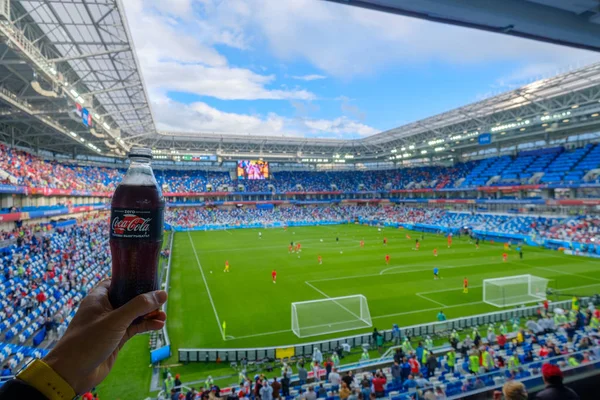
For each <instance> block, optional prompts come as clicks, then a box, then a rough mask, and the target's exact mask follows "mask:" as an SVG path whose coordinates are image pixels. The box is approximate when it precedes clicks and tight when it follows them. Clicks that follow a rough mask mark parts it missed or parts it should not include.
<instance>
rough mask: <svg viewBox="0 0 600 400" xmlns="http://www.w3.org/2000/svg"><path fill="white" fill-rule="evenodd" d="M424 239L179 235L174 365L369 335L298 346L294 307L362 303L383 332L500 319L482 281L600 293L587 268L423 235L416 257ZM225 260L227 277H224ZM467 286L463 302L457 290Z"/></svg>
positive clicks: (349, 228) (311, 233) (533, 253)
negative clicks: (184, 352) (206, 353)
mask: <svg viewBox="0 0 600 400" xmlns="http://www.w3.org/2000/svg"><path fill="white" fill-rule="evenodd" d="M259 232H261V233H262V238H260V239H259ZM407 235H410V236H411V239H408V238H407V237H406V236H407ZM336 237H339V242H338V241H336ZM384 237H387V239H388V244H387V246H384V245H383V238H384ZM421 237H422V234H421V233H419V232H410V231H406V230H402V229H393V228H384V229H382V230H381V232H380V231H378V228H376V227H370V226H362V225H354V224H352V225H333V226H317V227H295V228H292V227H290V228H288V229H287V231H286V230H283V229H281V228H274V229H260V230H259V229H251V230H231V231H213V232H190V233H188V232H178V233H176V234H175V241H174V248H173V256H172V257H173V259H172V272H171V284H170V289H169V303H168V310H167V313H168V326H167V327H168V331H169V335H170V338H171V342H172V347H173V350H174V352H173V353H174V358H176V354H177V353H176V349H178V348H245V347H268V346H281V345H289V344H296V343H301V342H311V341H316V340H322V339H327V338H332V337H341V336H347V335H353V334H359V333H363V332H366V331H370V330H371V329H369V328H364V329H357V330H352V331H347V332H343V333H337V334H329V335H322V336H313V337H308V338H303V339H300V338H298V337H297V336H296V335H294V333H293V332H292V330H291V303H293V302H300V301H308V300H318V299H326V298H330V297H341V296H350V295H358V294H360V295H363V296H365V297H366V299H367V301H368V306H369V309H370V314H371V317H372V321H373V326H375V327H377V328H379V329H389V328H391V327H392V324H394V323H396V324H398V325H399V326H400V327H403V326H409V325H415V324H420V323H427V322H432V321H435V320H436V315H437V313H438V312H439V311H440V310H443V311H444V313H445V314H446V315H447V317H448V318H449V319H451V318H457V317H462V316H468V315H474V314H481V313H485V312H492V311H498V310H499V309H498V308H496V307H494V306H491V305H488V304H486V303H484V302H483V289H482V281H483V280H484V279H489V278H500V277H505V276H514V275H522V274H531V275H535V276H539V277H543V278H546V279H549V280H550V282H549V287H551V288H555V289H558V290H560V291H562V292H564V293H570V294H577V295H589V294H594V293H599V292H600V262H599V261H596V260H593V259H587V258H583V257H572V256H565V255H563V254H561V253H559V252H556V251H550V250H543V249H537V248H532V247H524V250H523V252H524V257H523V260H520V259H519V255H518V253H517V252H516V251H514V250H510V251H509V252H508V254H509V257H508V262H503V261H502V253H503V252H504V248H503V245H502V244H499V243H498V244H493V243H488V242H485V243H484V242H482V243H481V246H480V248H479V250H477V249H476V248H475V245H474V244H472V243H469V241H468V239H467V238H466V237H463V238H461V239H459V238H458V237H455V238H454V241H453V245H452V247H451V248H448V246H447V242H446V238H445V237H443V236H437V235H434V234H425V235H424V237H423V238H422V240H421V248H420V250H419V251H416V250H414V247H415V239H416V238H419V239H421ZM361 240H364V242H365V246H364V247H362V248H361V247H360V241H361ZM291 241H293V242H294V243H298V242H300V243H301V245H302V251H301V253H299V254H296V253H292V254H290V253H289V252H288V245H289V244H290V242H291ZM434 248H437V250H438V254H439V255H438V257H434V256H433V249H434ZM386 254H389V255H390V258H391V260H390V263H389V265H386V263H385V255H386ZM319 255H321V256H322V258H323V263H322V264H321V265H319V263H318V256H319ZM226 260H228V261H229V264H230V265H231V269H230V272H229V273H226V272H224V265H225V261H226ZM434 267H437V268H439V271H440V277H441V279H439V280H434V279H433V268H434ZM273 269H276V270H277V283H276V284H273V283H272V280H271V272H272V270H273ZM465 277H466V278H468V280H469V286H470V287H469V293H468V294H464V293H463V290H462V282H463V278H465ZM551 299H553V300H554V298H551ZM556 299H561V300H564V299H567V297H562V298H556ZM314 312H315V313H318V312H319V309H318V308H315V310H314ZM224 324H225V326H226V328H225V331H224V332H223V325H224Z"/></svg>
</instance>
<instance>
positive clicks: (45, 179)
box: [0, 144, 122, 192]
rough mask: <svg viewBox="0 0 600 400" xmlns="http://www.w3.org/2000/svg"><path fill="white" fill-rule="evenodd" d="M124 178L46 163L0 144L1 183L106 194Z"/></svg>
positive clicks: (100, 170) (112, 172) (99, 170)
mask: <svg viewBox="0 0 600 400" xmlns="http://www.w3.org/2000/svg"><path fill="white" fill-rule="evenodd" d="M3 172H4V173H3ZM6 174H8V175H6ZM121 175H122V172H121V171H119V170H117V169H111V168H97V167H85V166H74V165H67V164H61V163H58V162H54V161H52V162H51V161H45V160H43V159H41V158H39V157H35V156H32V155H31V154H29V153H26V152H23V151H19V150H15V149H13V148H11V147H8V146H6V145H3V144H0V183H4V184H11V185H17V186H27V187H37V188H52V189H71V190H89V191H99V192H105V191H112V190H114V188H115V185H116V183H117V182H118V181H119V180H120V176H121Z"/></svg>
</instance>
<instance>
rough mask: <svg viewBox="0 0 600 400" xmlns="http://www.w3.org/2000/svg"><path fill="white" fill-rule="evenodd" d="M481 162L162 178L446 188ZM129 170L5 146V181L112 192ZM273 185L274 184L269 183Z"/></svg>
mask: <svg viewBox="0 0 600 400" xmlns="http://www.w3.org/2000/svg"><path fill="white" fill-rule="evenodd" d="M475 163H476V162H467V163H461V164H457V165H456V166H454V167H449V168H447V167H413V168H404V169H401V170H378V171H340V172H333V171H319V172H316V171H312V172H309V171H293V172H292V171H280V172H279V171H275V172H272V173H271V179H269V180H263V181H250V180H245V181H238V180H237V179H235V178H233V179H232V177H231V174H230V173H229V172H228V171H212V170H185V171H182V170H159V169H155V175H156V178H157V181H158V182H159V184H160V185H161V187H164V188H165V189H166V191H168V192H179V193H185V192H187V193H189V192H210V191H212V192H215V191H219V190H223V189H229V188H233V190H234V191H238V186H239V185H242V186H243V187H244V189H243V190H244V191H246V192H267V191H271V190H272V189H274V190H275V191H276V192H280V193H282V192H294V191H308V192H323V191H333V190H335V191H344V192H358V191H383V190H392V189H405V188H411V187H414V188H443V187H446V186H448V185H450V184H452V183H454V182H456V181H457V180H459V179H461V178H463V177H464V176H466V174H467V173H468V172H469V170H470V169H471V168H472V166H473V165H475ZM124 172H125V171H124V170H120V169H114V168H99V167H91V166H77V165H71V164H65V163H59V162H56V161H47V160H44V159H42V158H40V157H37V156H34V155H31V154H29V153H26V152H24V151H20V150H16V149H14V148H11V147H9V146H6V145H3V144H0V184H11V185H18V186H27V187H35V188H56V189H76V190H88V191H100V192H104V191H106V192H110V191H113V190H114V188H115V187H116V185H117V184H118V182H119V181H120V178H121V176H123V174H124ZM270 186H271V187H270Z"/></svg>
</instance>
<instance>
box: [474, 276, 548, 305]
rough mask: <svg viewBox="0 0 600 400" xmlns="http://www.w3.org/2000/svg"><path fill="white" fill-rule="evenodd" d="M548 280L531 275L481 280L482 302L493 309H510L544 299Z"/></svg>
mask: <svg viewBox="0 0 600 400" xmlns="http://www.w3.org/2000/svg"><path fill="white" fill-rule="evenodd" d="M547 288H548V279H546V278H540V277H538V276H533V275H517V276H507V277H504V278H494V279H484V280H483V301H484V303H487V304H491V305H493V306H495V307H511V306H516V305H520V304H527V303H536V302H539V301H542V300H545V299H546V289H547Z"/></svg>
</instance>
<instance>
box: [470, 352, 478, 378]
mask: <svg viewBox="0 0 600 400" xmlns="http://www.w3.org/2000/svg"><path fill="white" fill-rule="evenodd" d="M469 368H470V369H471V372H472V373H474V374H475V373H477V372H479V357H477V356H476V355H472V356H470V357H469Z"/></svg>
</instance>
